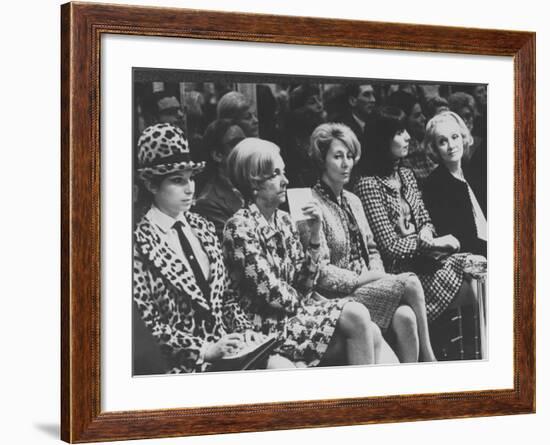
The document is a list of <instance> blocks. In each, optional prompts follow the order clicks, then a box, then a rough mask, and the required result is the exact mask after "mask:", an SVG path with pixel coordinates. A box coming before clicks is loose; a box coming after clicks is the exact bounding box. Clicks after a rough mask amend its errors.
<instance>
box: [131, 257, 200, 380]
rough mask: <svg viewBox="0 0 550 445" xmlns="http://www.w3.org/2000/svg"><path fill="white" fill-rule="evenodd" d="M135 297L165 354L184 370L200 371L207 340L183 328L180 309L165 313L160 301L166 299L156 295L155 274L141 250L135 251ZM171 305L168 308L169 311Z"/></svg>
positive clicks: (145, 321) (165, 300)
mask: <svg viewBox="0 0 550 445" xmlns="http://www.w3.org/2000/svg"><path fill="white" fill-rule="evenodd" d="M133 281H134V301H135V302H136V304H137V308H138V312H139V315H140V316H141V319H142V320H143V322H144V323H145V326H147V328H148V329H149V330H150V331H151V333H152V334H153V337H154V338H155V339H156V340H157V341H158V343H159V344H160V348H161V350H162V352H163V353H164V354H167V355H170V356H171V357H172V359H171V361H172V362H176V363H178V365H179V367H180V368H181V369H182V370H183V371H184V372H200V371H203V370H204V369H205V368H204V366H205V364H203V365H197V360H198V359H199V357H200V353H201V349H202V348H203V346H204V343H205V340H204V339H203V338H201V337H198V336H195V335H192V334H191V333H189V332H185V331H184V330H182V327H183V326H185V323H182V322H181V321H182V320H181V317H180V314H179V312H178V311H170V313H169V314H168V313H162V312H161V311H162V310H163V309H162V308H161V303H167V301H168V299H163V298H162V295H157V290H156V289H155V287H154V286H153V276H152V275H151V272H150V271H149V270H147V268H146V266H145V264H144V263H143V261H142V260H141V258H140V256H139V254H137V253H136V252H135V253H134V274H133ZM168 304H169V303H168ZM167 309H168V308H165V309H164V310H165V311H166V310H167Z"/></svg>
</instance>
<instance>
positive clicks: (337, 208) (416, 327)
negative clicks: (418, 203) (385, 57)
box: [302, 123, 435, 362]
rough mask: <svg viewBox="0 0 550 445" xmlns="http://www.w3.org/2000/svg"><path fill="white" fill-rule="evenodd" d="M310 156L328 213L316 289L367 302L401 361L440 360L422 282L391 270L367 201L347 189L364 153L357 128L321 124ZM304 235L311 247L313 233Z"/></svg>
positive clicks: (316, 190) (317, 193)
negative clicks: (375, 234)
mask: <svg viewBox="0 0 550 445" xmlns="http://www.w3.org/2000/svg"><path fill="white" fill-rule="evenodd" d="M310 155H311V157H312V159H313V160H314V161H315V162H316V164H317V166H318V169H319V172H320V178H319V180H318V181H317V183H316V184H315V186H314V187H313V196H314V199H315V201H316V202H317V203H318V205H319V207H320V208H321V211H322V214H323V224H322V230H321V237H320V238H321V257H322V261H321V266H320V268H319V279H318V281H317V285H316V287H315V288H316V290H318V291H319V292H320V293H322V294H323V295H325V296H327V297H330V298H339V297H340V298H341V297H344V296H352V297H353V298H354V299H355V300H356V301H358V302H360V303H362V304H364V305H365V306H366V307H367V308H368V310H369V312H370V314H371V317H372V320H373V321H374V322H375V323H376V324H377V325H378V326H379V327H380V328H381V329H382V331H383V332H386V331H388V333H390V334H391V335H392V336H394V337H395V349H396V352H397V356H398V357H399V360H400V361H401V362H416V361H418V360H419V359H420V360H422V361H434V360H435V356H434V353H433V351H432V348H431V344H430V337H429V332H428V320H427V316H426V304H425V301H424V292H423V290H422V285H421V284H420V281H419V280H418V278H417V276H416V275H415V274H413V273H408V272H406V273H401V274H399V275H391V274H386V272H385V270H384V265H383V263H382V259H381V257H380V253H379V252H378V249H377V247H376V243H375V242H374V237H373V234H372V232H371V229H370V227H369V224H368V222H367V218H366V216H365V213H364V210H363V206H362V204H361V200H360V199H359V198H358V197H357V196H356V195H354V194H353V193H351V192H349V191H347V190H344V186H345V185H347V184H348V183H349V181H350V177H351V173H352V169H353V167H354V165H355V164H356V163H357V161H358V160H359V159H360V157H361V146H360V144H359V141H358V139H357V137H356V135H355V133H354V132H353V131H352V130H351V128H349V127H347V126H346V125H343V124H338V123H326V124H322V125H319V126H318V127H317V128H316V129H315V130H314V131H313V134H312V135H311V145H310ZM302 235H303V236H302V241H303V243H304V244H305V245H306V246H307V244H308V242H309V235H310V234H309V233H308V231H307V230H303V231H302Z"/></svg>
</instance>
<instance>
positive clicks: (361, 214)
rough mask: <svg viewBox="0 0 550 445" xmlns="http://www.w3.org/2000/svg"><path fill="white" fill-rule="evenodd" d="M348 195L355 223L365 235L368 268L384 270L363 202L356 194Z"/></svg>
mask: <svg viewBox="0 0 550 445" xmlns="http://www.w3.org/2000/svg"><path fill="white" fill-rule="evenodd" d="M348 196H349V198H348V200H349V202H350V204H351V206H352V209H353V212H354V214H355V217H356V219H357V224H358V225H359V227H360V228H361V231H362V233H363V235H364V237H365V247H366V248H367V253H368V255H369V270H372V271H377V272H385V270H384V263H383V262H382V257H381V256H380V252H379V251H378V246H377V245H376V242H375V241H374V235H373V234H372V230H371V228H370V226H369V222H368V221H367V217H366V215H365V210H364V209H363V204H362V203H361V200H360V199H359V198H358V197H357V196H355V195H353V194H351V193H350V194H349V195H348Z"/></svg>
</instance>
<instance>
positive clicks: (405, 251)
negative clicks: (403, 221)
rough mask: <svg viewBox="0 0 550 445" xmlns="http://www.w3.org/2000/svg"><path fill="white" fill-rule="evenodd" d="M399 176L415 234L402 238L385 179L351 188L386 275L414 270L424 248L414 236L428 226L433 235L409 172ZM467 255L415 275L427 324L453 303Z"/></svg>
mask: <svg viewBox="0 0 550 445" xmlns="http://www.w3.org/2000/svg"><path fill="white" fill-rule="evenodd" d="M399 174H400V178H401V183H402V184H401V185H402V189H401V193H402V194H403V197H404V198H405V199H406V200H407V202H408V203H409V205H410V207H411V215H412V218H413V221H414V224H415V226H416V232H415V233H412V234H410V235H406V236H403V235H402V234H401V231H400V229H399V217H400V213H401V201H400V195H399V192H398V191H397V190H396V189H395V188H393V187H392V186H391V184H390V182H389V179H388V178H387V177H379V176H374V177H363V178H361V179H360V180H359V182H358V183H357V185H356V186H355V193H356V194H357V195H358V196H359V197H360V198H361V202H362V203H363V207H364V209H365V214H366V215H367V219H368V221H369V224H370V227H371V229H372V231H373V233H374V238H375V241H376V244H377V245H378V248H379V249H380V253H381V254H382V260H383V261H384V266H385V268H386V270H387V271H388V272H390V273H401V272H407V271H415V269H416V267H415V266H417V265H418V263H421V262H422V258H420V257H421V255H422V254H423V253H424V246H423V244H422V242H421V240H420V239H419V237H418V233H419V231H420V230H421V229H422V228H424V227H428V228H429V229H430V230H431V231H432V233H433V235H434V236H437V234H436V232H435V228H434V226H433V224H432V222H431V220H430V216H429V214H428V211H427V210H426V207H425V206H424V202H423V200H422V196H421V194H420V191H419V190H418V185H417V182H416V179H415V177H414V174H413V172H412V171H411V170H409V169H407V168H400V169H399ZM468 255H469V254H468V253H456V254H453V255H450V256H448V257H447V258H445V259H444V260H443V261H442V262H441V264H440V266H439V267H438V268H436V269H434V270H433V271H431V272H426V273H419V272H417V275H418V278H419V279H420V282H421V283H422V287H423V289H424V293H425V295H426V311H427V313H428V319H429V320H430V321H432V320H434V319H436V318H437V317H438V316H439V315H441V313H443V311H444V310H445V309H446V308H447V307H448V306H449V304H450V303H451V302H452V301H453V299H454V297H455V295H456V293H457V292H458V290H459V288H460V286H461V284H462V281H463V277H464V262H465V260H466V258H467V256H468Z"/></svg>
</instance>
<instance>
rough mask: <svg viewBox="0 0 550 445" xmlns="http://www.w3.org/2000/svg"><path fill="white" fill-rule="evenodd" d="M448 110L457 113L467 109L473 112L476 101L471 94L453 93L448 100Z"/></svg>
mask: <svg viewBox="0 0 550 445" xmlns="http://www.w3.org/2000/svg"><path fill="white" fill-rule="evenodd" d="M448 101H449V108H450V109H451V110H452V111H454V112H455V113H458V112H459V111H460V110H461V109H462V108H464V107H468V108H469V109H470V110H472V112H473V111H474V110H475V106H476V101H475V99H474V97H473V96H472V95H471V94H468V93H464V92H463V91H458V92H456V93H453V94H451V95H450V96H449V98H448Z"/></svg>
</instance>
